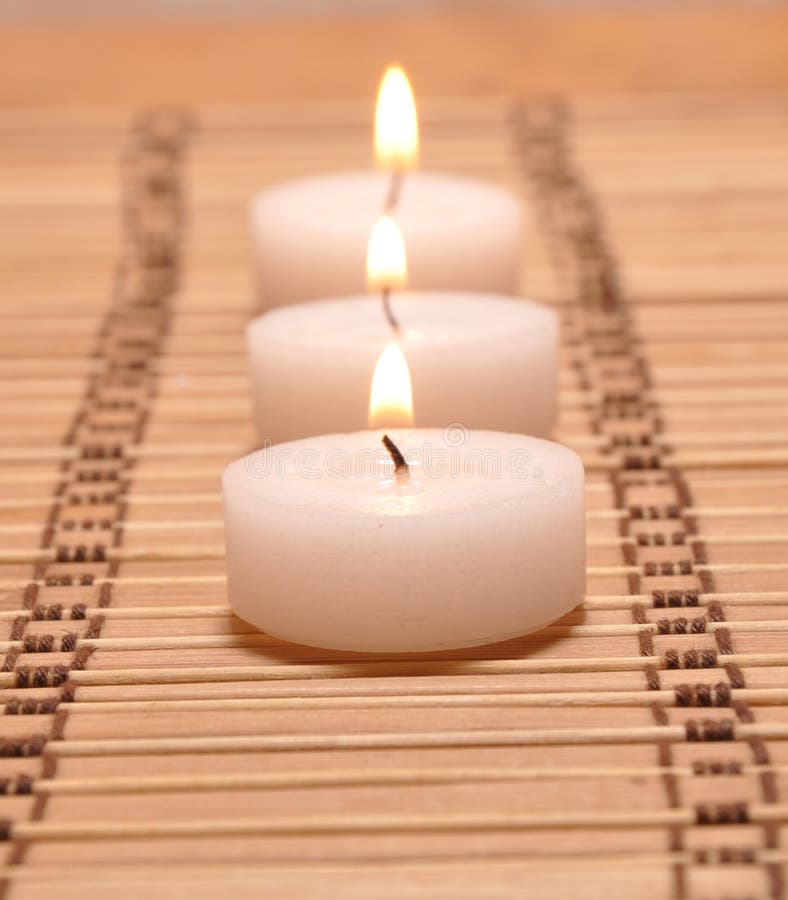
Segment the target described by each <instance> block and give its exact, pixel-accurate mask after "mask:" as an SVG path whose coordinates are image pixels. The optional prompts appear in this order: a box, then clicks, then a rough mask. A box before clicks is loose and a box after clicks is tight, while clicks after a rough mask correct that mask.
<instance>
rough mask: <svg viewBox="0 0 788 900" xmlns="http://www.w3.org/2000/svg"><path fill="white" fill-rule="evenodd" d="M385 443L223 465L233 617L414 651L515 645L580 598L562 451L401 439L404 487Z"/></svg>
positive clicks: (300, 638) (328, 443)
mask: <svg viewBox="0 0 788 900" xmlns="http://www.w3.org/2000/svg"><path fill="white" fill-rule="evenodd" d="M416 396H417V398H418V395H416ZM417 402H418V399H417ZM380 437H381V435H380V433H379V432H375V431H363V432H356V433H353V434H333V435H328V436H322V437H316V438H309V439H307V440H303V441H296V442H293V443H287V444H278V445H276V446H273V447H268V448H265V449H264V450H261V451H259V452H258V453H256V454H252V455H251V456H249V457H247V458H246V459H240V460H237V461H236V462H234V463H232V464H231V465H230V466H229V467H228V468H227V469H226V471H225V473H224V478H223V482H222V489H223V496H224V515H225V530H226V541H227V578H228V590H229V597H230V603H231V605H232V608H233V610H234V611H235V613H236V614H237V615H239V616H240V617H241V618H242V619H245V620H246V621H248V622H250V623H252V624H253V625H255V626H256V627H258V628H260V629H262V630H264V631H267V632H268V633H270V634H272V635H274V636H276V637H279V638H283V639H285V640H289V641H295V642H298V643H302V644H310V645H313V646H317V647H325V648H331V649H337V650H357V651H362V652H382V651H385V652H414V651H425V650H444V649H449V648H459V647H470V646H474V645H477V644H484V643H488V642H492V641H500V640H504V639H506V638H511V637H515V636H517V635H520V634H524V633H526V632H529V631H533V630H534V629H537V628H539V627H541V626H543V625H545V624H547V623H548V622H550V621H552V620H554V619H556V618H557V617H559V616H561V615H562V614H564V613H566V612H568V611H569V610H570V609H572V608H573V607H574V606H576V605H577V604H578V603H579V602H580V601H581V600H582V599H583V594H584V588H585V555H584V516H583V467H582V464H581V462H580V459H579V458H578V457H577V456H576V455H575V454H574V453H573V452H572V451H571V450H568V449H567V448H566V447H562V446H560V445H558V444H554V443H550V442H548V441H544V440H539V439H537V438H530V437H523V436H522V435H514V434H502V433H497V432H489V431H477V432H470V433H467V432H459V433H458V432H452V431H449V432H446V433H444V432H441V431H439V430H423V429H418V430H397V431H392V432H391V438H392V440H393V441H394V442H395V443H396V445H397V447H399V448H400V449H401V451H402V453H403V454H404V456H405V457H406V459H407V460H408V463H409V472H408V475H407V476H406V477H404V478H403V477H397V475H396V473H395V470H394V462H393V461H392V459H391V458H390V457H389V456H388V455H387V454H386V453H385V451H384V450H383V449H382V448H381V445H380ZM376 448H377V449H376Z"/></svg>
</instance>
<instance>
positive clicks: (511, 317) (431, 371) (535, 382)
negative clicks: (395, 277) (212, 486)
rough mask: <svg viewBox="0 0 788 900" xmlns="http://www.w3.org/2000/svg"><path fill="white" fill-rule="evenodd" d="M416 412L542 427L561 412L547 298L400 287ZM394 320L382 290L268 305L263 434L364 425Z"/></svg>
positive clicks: (260, 349)
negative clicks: (387, 315) (387, 311)
mask: <svg viewBox="0 0 788 900" xmlns="http://www.w3.org/2000/svg"><path fill="white" fill-rule="evenodd" d="M391 306H392V309H393V310H394V313H395V315H396V316H397V317H398V319H399V321H400V325H401V346H402V349H403V352H404V353H405V357H406V359H407V362H408V367H409V369H410V375H411V382H412V384H413V403H414V415H415V419H414V423H415V425H416V426H418V427H443V426H445V425H449V424H451V423H454V422H458V423H461V424H462V425H464V426H466V427H467V428H487V429H490V430H495V431H510V432H515V433H518V434H533V435H536V436H540V437H541V436H545V435H548V434H549V433H550V430H551V429H552V427H553V425H554V423H555V418H556V394H557V369H558V360H557V357H558V321H557V317H556V315H555V313H554V312H553V311H552V310H550V309H548V308H547V307H545V306H541V305H540V304H537V303H533V302H530V301H527V300H517V299H514V298H510V297H497V296H487V295H480V294H438V293H429V294H401V295H397V294H394V295H393V296H392V300H391ZM389 340H391V329H390V327H389V325H388V323H387V321H386V319H385V318H384V315H383V312H382V310H381V302H380V299H379V298H378V297H372V296H367V297H355V298H346V299H340V300H324V301H319V302H312V303H303V304H299V305H295V306H287V307H282V308H280V309H276V310H272V311H271V312H269V313H266V314H265V315H263V316H260V317H259V318H258V319H255V320H254V321H253V322H251V323H250V325H249V326H248V327H247V348H248V354H249V369H250V374H251V385H252V396H253V402H254V409H255V422H256V426H257V433H258V438H259V442H260V444H261V445H262V444H264V443H265V442H266V441H267V440H268V441H271V442H272V443H278V442H280V441H289V440H297V439H298V438H303V437H307V436H309V435H310V434H328V433H332V432H338V431H356V430H359V429H362V428H365V427H366V424H367V412H368V407H369V394H370V383H371V379H372V372H373V369H374V367H375V362H376V360H377V358H378V356H379V355H380V352H381V350H382V349H383V347H384V346H385V344H386V343H387V342H388V341H389Z"/></svg>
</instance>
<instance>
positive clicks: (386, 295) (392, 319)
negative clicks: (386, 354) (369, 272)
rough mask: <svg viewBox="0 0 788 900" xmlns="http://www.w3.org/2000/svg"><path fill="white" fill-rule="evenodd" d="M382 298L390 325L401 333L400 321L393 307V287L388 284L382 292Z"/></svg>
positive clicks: (384, 311)
mask: <svg viewBox="0 0 788 900" xmlns="http://www.w3.org/2000/svg"><path fill="white" fill-rule="evenodd" d="M380 299H381V300H382V301H383V314H384V315H385V316H386V319H387V320H388V323H389V325H391V328H392V330H393V331H396V332H397V333H399V322H398V321H397V317H396V316H395V315H394V312H393V310H392V308H391V288H390V287H388V286H386V287H384V288H383V289H382V291H381V292H380Z"/></svg>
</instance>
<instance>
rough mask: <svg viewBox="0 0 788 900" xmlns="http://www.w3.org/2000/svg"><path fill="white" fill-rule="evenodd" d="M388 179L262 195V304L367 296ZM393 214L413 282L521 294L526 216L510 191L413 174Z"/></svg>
mask: <svg viewBox="0 0 788 900" xmlns="http://www.w3.org/2000/svg"><path fill="white" fill-rule="evenodd" d="M388 185H389V175H388V174H387V173H385V172H373V171H368V172H364V171H362V172H341V173H335V174H331V175H322V176H317V177H311V178H305V179H300V180H298V181H291V182H286V183H284V184H279V185H276V186H275V187H273V188H270V189H268V190H265V191H263V192H261V193H260V194H258V195H257V197H255V199H254V201H253V203H252V209H251V224H252V239H253V244H254V252H255V258H256V262H257V267H258V272H259V288H260V302H261V307H262V308H263V309H265V308H268V307H271V306H280V305H283V304H287V303H298V302H300V301H302V300H313V299H315V298H318V297H341V296H346V295H352V294H359V293H361V292H363V291H364V290H365V289H366V252H367V242H368V241H369V236H370V233H371V231H372V227H373V225H374V224H375V221H376V220H377V218H378V217H379V216H380V214H381V211H382V208H383V203H384V199H385V196H386V193H387V191H388ZM394 216H395V217H396V219H397V222H398V224H399V226H400V228H401V229H402V232H403V235H404V237H405V245H406V247H407V254H408V271H409V282H408V283H409V284H410V286H411V287H412V288H414V289H426V290H432V289H440V288H448V289H458V290H467V291H490V292H494V293H501V294H514V293H517V288H518V281H519V275H520V272H519V268H520V254H521V244H522V230H523V225H522V220H523V215H522V208H521V205H520V203H519V202H518V200H517V198H515V197H514V196H513V195H512V194H510V193H508V192H507V191H505V190H503V189H502V188H499V187H497V186H495V185H491V184H486V183H485V182H481V181H475V180H471V179H467V178H458V177H455V176H451V175H445V174H439V173H430V172H412V173H408V174H407V175H406V176H405V179H404V182H403V186H402V191H401V196H400V203H399V206H398V207H397V209H396V211H395V213H394Z"/></svg>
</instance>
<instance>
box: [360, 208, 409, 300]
mask: <svg viewBox="0 0 788 900" xmlns="http://www.w3.org/2000/svg"><path fill="white" fill-rule="evenodd" d="M407 286H408V258H407V255H406V253H405V241H404V240H403V238H402V232H401V231H400V230H399V225H397V223H396V222H395V221H394V219H392V218H391V216H381V217H380V218H379V219H378V221H377V222H375V227H374V228H373V229H372V234H371V235H370V236H369V243H368V244H367V287H368V288H369V290H370V291H379V290H382V289H384V288H400V289H401V288H405V287H407Z"/></svg>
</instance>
